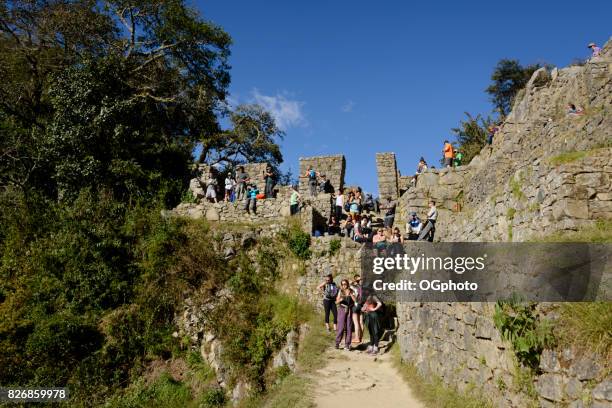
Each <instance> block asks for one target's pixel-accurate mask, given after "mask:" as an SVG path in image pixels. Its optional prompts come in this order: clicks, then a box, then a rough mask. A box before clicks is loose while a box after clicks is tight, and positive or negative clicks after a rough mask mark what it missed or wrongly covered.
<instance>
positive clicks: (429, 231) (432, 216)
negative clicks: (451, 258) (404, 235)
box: [417, 201, 438, 242]
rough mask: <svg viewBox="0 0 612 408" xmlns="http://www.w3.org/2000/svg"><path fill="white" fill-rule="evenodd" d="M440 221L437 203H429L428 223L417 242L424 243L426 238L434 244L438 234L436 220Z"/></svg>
mask: <svg viewBox="0 0 612 408" xmlns="http://www.w3.org/2000/svg"><path fill="white" fill-rule="evenodd" d="M437 219H438V210H437V209H436V202H435V201H430V202H429V211H428V212H427V221H426V222H425V225H424V226H423V229H422V230H421V234H420V235H419V238H418V239H417V241H423V240H424V239H425V238H427V240H428V241H429V242H433V239H434V233H435V232H436V220H437Z"/></svg>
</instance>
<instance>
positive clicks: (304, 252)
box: [285, 225, 311, 260]
mask: <svg viewBox="0 0 612 408" xmlns="http://www.w3.org/2000/svg"><path fill="white" fill-rule="evenodd" d="M285 238H286V239H287V243H288V245H289V249H290V250H291V252H293V254H294V255H295V256H297V257H298V258H299V259H303V260H306V259H309V258H310V256H311V251H310V235H309V234H308V233H306V232H304V231H302V229H301V228H300V227H299V226H298V225H291V226H290V227H289V229H288V231H287V232H286V234H285Z"/></svg>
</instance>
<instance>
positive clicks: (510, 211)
mask: <svg viewBox="0 0 612 408" xmlns="http://www.w3.org/2000/svg"><path fill="white" fill-rule="evenodd" d="M515 214H516V208H514V207H510V208H508V210H507V211H506V218H508V219H509V220H510V221H512V220H513V219H514V215H515Z"/></svg>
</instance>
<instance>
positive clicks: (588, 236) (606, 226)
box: [531, 220, 612, 243]
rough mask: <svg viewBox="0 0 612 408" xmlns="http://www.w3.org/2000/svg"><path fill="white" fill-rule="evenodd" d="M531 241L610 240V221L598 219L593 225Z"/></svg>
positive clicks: (594, 241) (611, 223) (611, 239)
mask: <svg viewBox="0 0 612 408" xmlns="http://www.w3.org/2000/svg"><path fill="white" fill-rule="evenodd" d="M531 241H532V242H592V243H610V242H612V221H610V220H598V221H597V222H596V223H595V224H594V225H592V226H588V227H583V228H581V229H579V230H578V231H560V232H556V233H554V234H550V235H547V236H544V237H538V238H534V239H531Z"/></svg>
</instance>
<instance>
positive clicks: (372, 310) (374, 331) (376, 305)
mask: <svg viewBox="0 0 612 408" xmlns="http://www.w3.org/2000/svg"><path fill="white" fill-rule="evenodd" d="M382 306H383V304H382V302H381V301H380V299H378V297H376V295H370V296H368V298H367V299H366V301H365V304H364V305H363V308H362V309H361V310H362V311H363V313H364V318H363V320H364V323H365V326H366V327H367V328H368V333H369V334H370V345H369V346H368V348H367V350H366V351H367V353H368V354H378V342H379V341H380V335H381V331H382V328H381V324H380V323H381V322H380V320H381V312H382V310H381V308H382Z"/></svg>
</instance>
